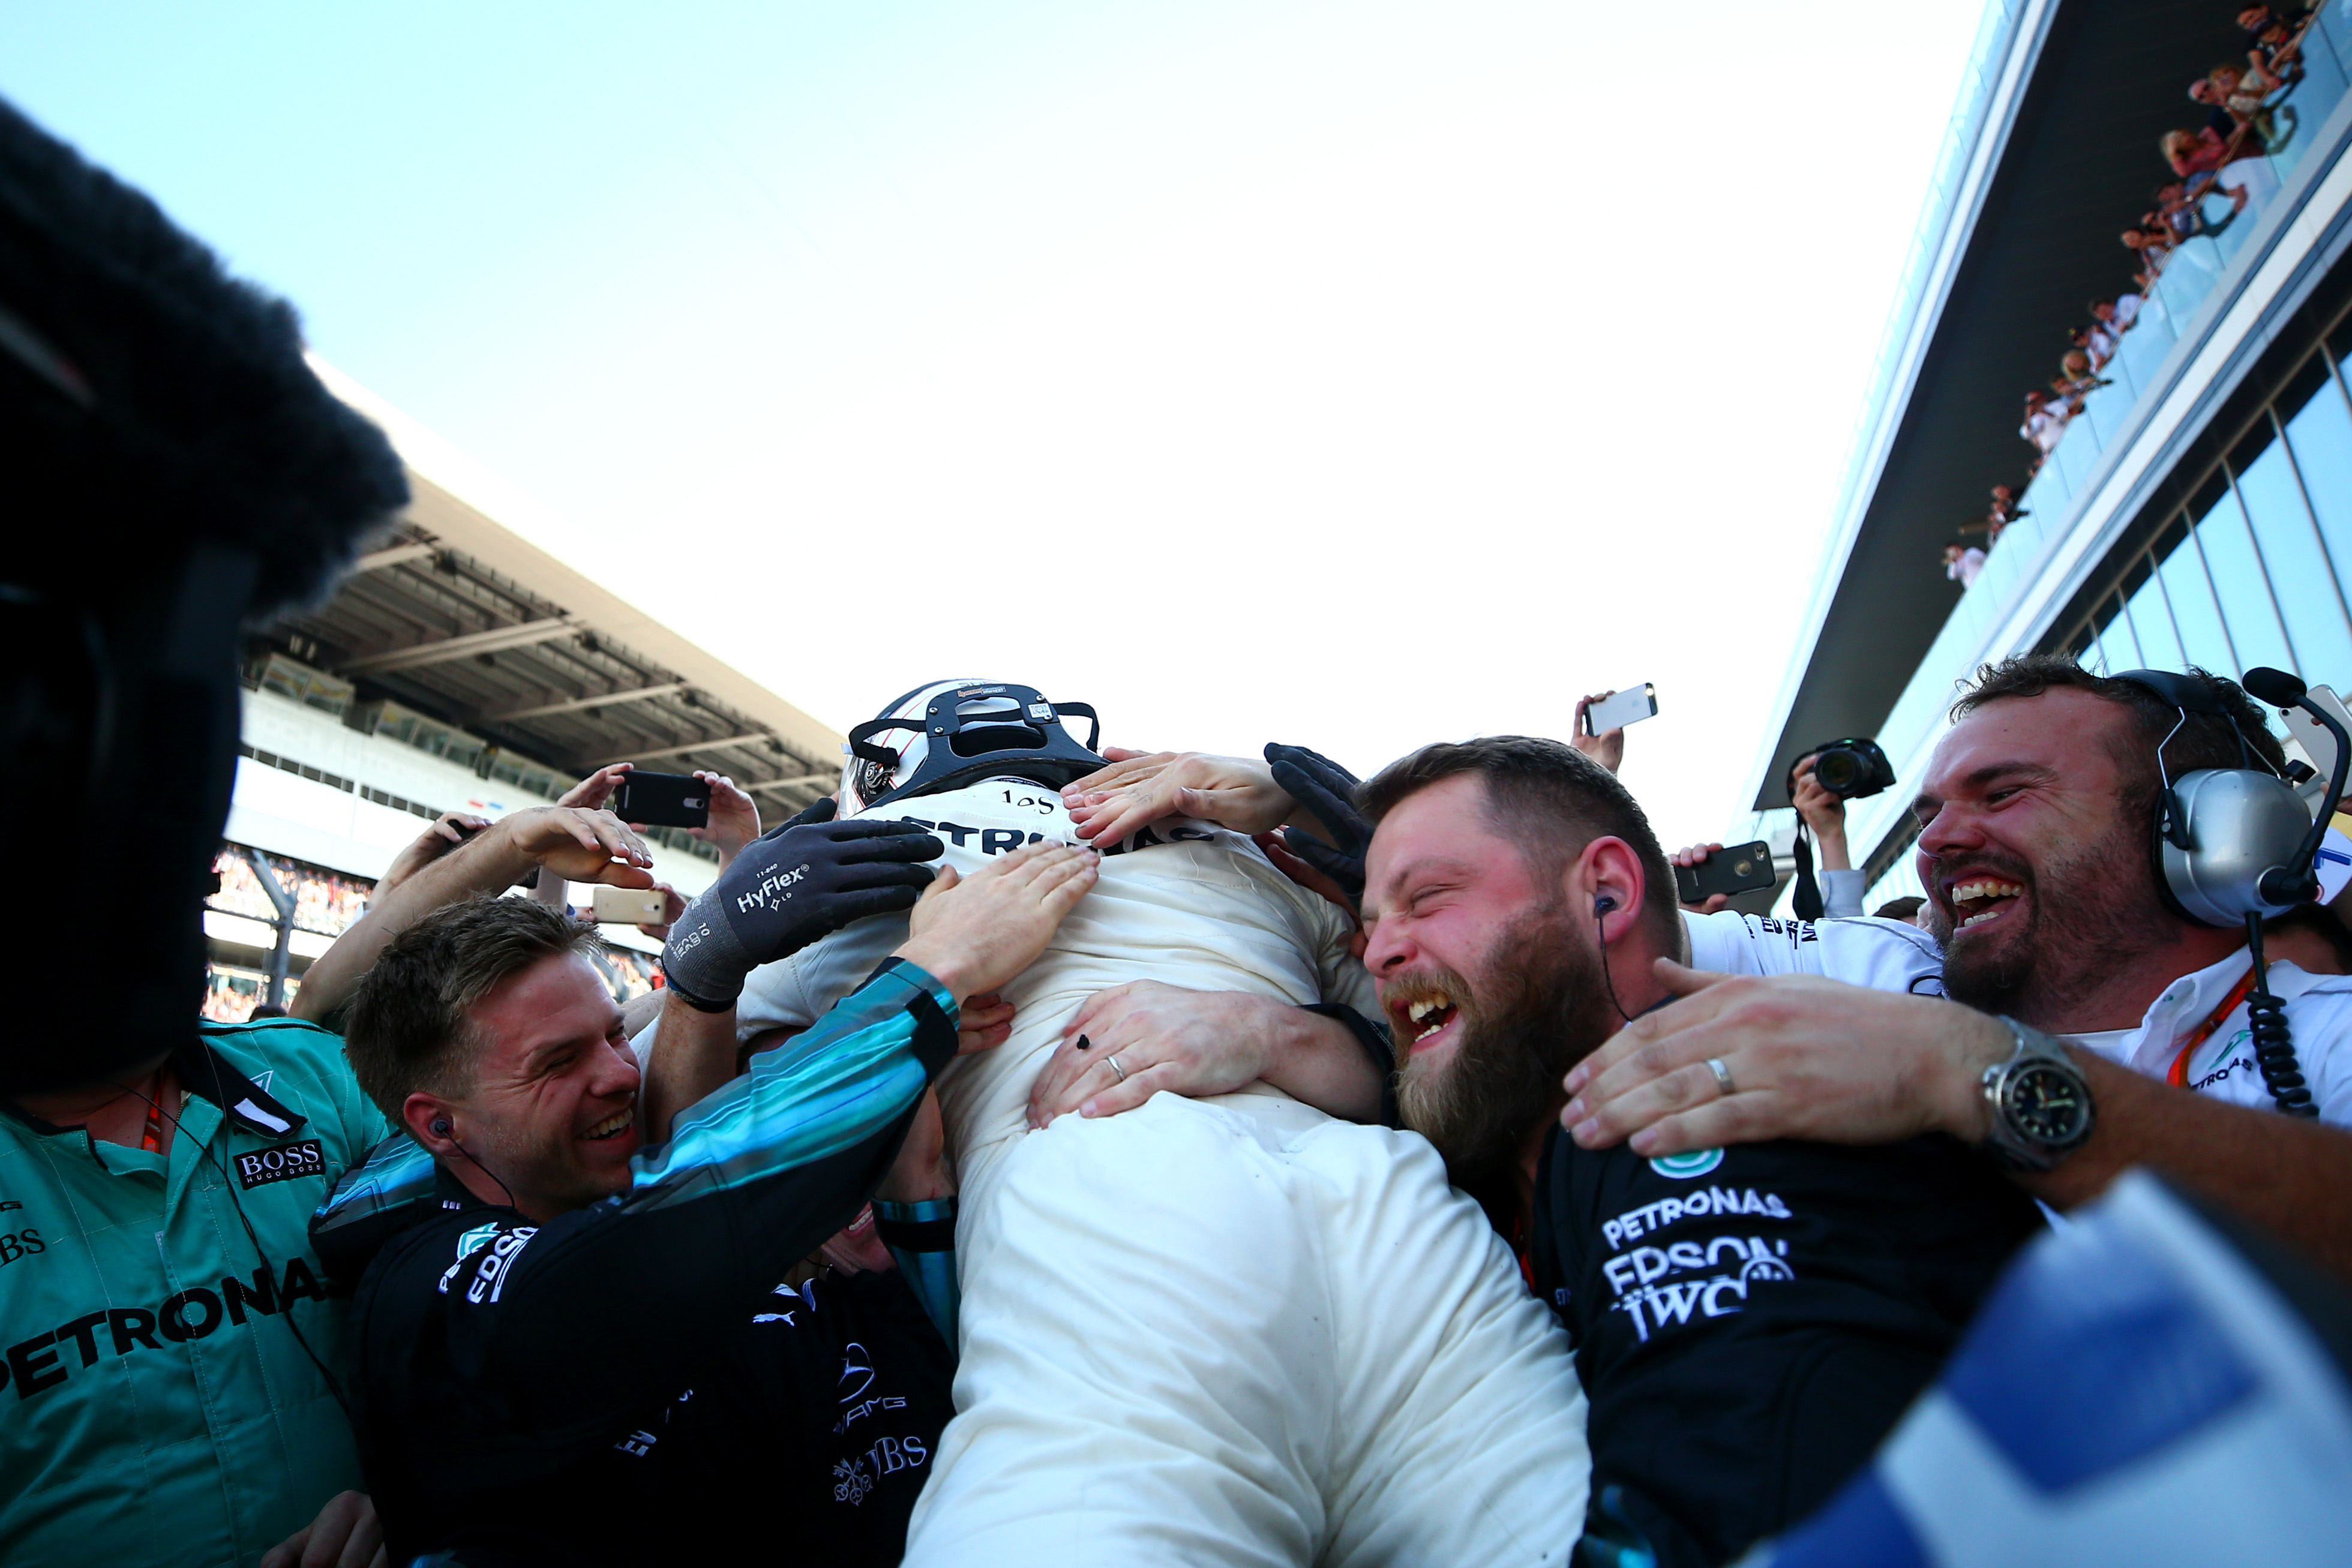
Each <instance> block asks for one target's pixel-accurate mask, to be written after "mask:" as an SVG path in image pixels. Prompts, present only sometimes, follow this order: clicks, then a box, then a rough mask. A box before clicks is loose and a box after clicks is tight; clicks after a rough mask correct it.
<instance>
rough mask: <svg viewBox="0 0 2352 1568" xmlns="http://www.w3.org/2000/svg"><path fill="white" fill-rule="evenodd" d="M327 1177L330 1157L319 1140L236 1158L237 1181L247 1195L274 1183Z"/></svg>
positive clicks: (279, 1146)
mask: <svg viewBox="0 0 2352 1568" xmlns="http://www.w3.org/2000/svg"><path fill="white" fill-rule="evenodd" d="M326 1174H327V1156H326V1154H325V1152H324V1151H323V1150H321V1149H320V1147H319V1140H318V1139H316V1138H305V1139H303V1140H302V1141H301V1142H300V1143H299V1144H274V1145H271V1146H270V1147H268V1148H266V1149H256V1150H255V1151H254V1152H253V1153H251V1154H249V1155H237V1156H236V1179H237V1182H238V1185H240V1186H243V1187H244V1188H245V1189H246V1191H247V1192H251V1191H252V1190H253V1189H254V1188H255V1187H257V1186H268V1185H269V1184H270V1183H271V1182H274V1181H293V1180H295V1179H296V1178H298V1177H300V1176H325V1175H326Z"/></svg>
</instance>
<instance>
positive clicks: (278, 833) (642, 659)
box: [205, 365, 842, 1019]
mask: <svg viewBox="0 0 2352 1568" xmlns="http://www.w3.org/2000/svg"><path fill="white" fill-rule="evenodd" d="M317 368H318V369H319V371H320V374H321V375H322V376H323V377H324V378H325V379H326V380H327V382H328V384H329V385H330V386H331V387H332V388H333V389H334V391H335V392H336V393H337V394H338V395H339V396H341V397H342V398H343V399H344V401H345V402H350V403H351V404H352V406H354V407H356V408H358V409H359V410H360V411H361V412H362V413H366V414H367V415H368V416H369V417H370V418H372V419H373V420H375V421H376V422H377V423H380V424H381V425H383V428H384V430H385V431H386V433H387V434H390V435H391V436H392V437H393V440H394V444H395V445H396V446H397V447H398V448H399V450H400V453H401V455H402V458H403V460H404V463H405V464H406V465H407V468H408V482H409V486H410V488H411V490H412V492H413V496H414V499H413V500H412V501H411V503H410V506H409V507H408V510H407V511H406V513H405V514H404V516H403V517H401V519H400V521H399V525H398V527H397V528H396V529H395V530H394V532H393V534H392V535H391V536H390V537H388V538H384V539H383V540H382V541H380V542H379V543H378V545H377V547H376V548H375V549H373V551H371V552H370V553H368V554H367V555H364V556H362V558H361V559H360V560H359V562H358V564H357V566H356V567H355V569H354V570H352V573H351V574H350V576H349V577H347V578H346V579H345V580H344V581H343V582H342V583H341V586H340V587H339V588H338V589H337V591H336V592H335V594H334V596H333V597H332V598H331V599H330V600H329V601H327V602H326V603H324V604H322V605H320V606H318V607H316V608H315V609H313V610H311V611H310V612H306V613H301V614H296V615H291V616H289V617H287V618H286V619H284V620H281V621H279V622H277V623H275V624H273V625H270V626H268V627H266V628H263V629H261V630H259V631H258V632H256V634H255V635H254V636H253V637H252V638H251V639H250V640H249V642H248V644H247V657H246V666H245V685H246V693H245V706H244V715H243V733H242V737H241V742H242V743H241V745H240V747H239V748H238V749H239V756H238V759H237V765H236V791H235V794H234V797H233V799H232V802H231V805H230V808H229V819H228V826H227V830H226V835H225V837H226V843H225V844H224V846H223V850H222V852H221V855H220V857H219V859H218V860H217V861H216V862H215V866H216V869H217V870H218V871H219V872H220V873H221V890H220V892H219V893H218V894H215V895H214V897H213V898H212V899H211V900H210V901H208V906H207V908H206V910H205V933H206V936H207V937H208V946H209V948H210V955H211V960H212V982H211V991H210V995H209V997H208V998H207V1003H206V1009H205V1010H206V1012H207V1014H208V1016H218V1017H221V1018H224V1019H242V1018H244V1017H245V1016H246V1015H247V1012H249V1011H250V1009H251V1008H252V1007H253V1006H254V1005H255V1004H256V1003H257V1002H260V1001H263V1000H270V1001H278V1000H282V999H283V998H284V997H285V996H286V995H287V994H288V993H289V991H290V989H291V988H293V987H294V986H298V985H299V977H300V974H301V971H302V970H303V968H304V967H307V965H308V963H309V961H310V959H311V958H312V957H315V956H317V955H318V954H320V953H321V952H324V951H325V950H326V948H327V946H328V944H329V943H330V942H331V941H332V940H333V937H334V936H335V934H336V933H337V932H339V931H341V929H342V928H343V927H344V926H345V925H348V924H349V923H350V922H351V921H352V920H354V919H356V918H357V917H358V915H359V913H360V912H361V910H362V908H363V907H364V900H365V898H366V895H367V893H368V892H369V890H370V888H371V887H372V884H373V880H374V878H376V877H377V876H378V875H380V874H382V873H383V870H384V869H385V867H386V866H387V865H388V864H389V863H390V862H391V860H392V858H393V856H394V854H395V853H397V852H399V850H400V849H401V847H402V846H403V845H404V844H406V843H408V842H409V841H411V840H412V839H414V838H415V836H416V835H417V834H418V833H419V832H420V831H423V830H424V828H425V825H426V824H427V823H429V822H430V821H432V820H433V819H434V818H435V817H436V816H438V815H439V814H440V813H442V812H444V811H449V810H462V811H471V812H474V813H477V814H478V815H481V816H484V817H489V818H492V819H495V818H498V817H499V816H502V815H504V814H506V813H507V812H509V811H513V810H521V809H523V808H526V807H530V806H535V805H543V804H546V803H548V802H549V801H551V800H553V799H554V798H555V797H556V796H558V795H561V794H562V792H563V791H564V790H565V789H568V788H570V787H571V785H572V783H573V782H574V781H575V780H577V779H579V778H580V777H581V776H582V775H583V774H585V773H587V772H589V771H591V770H592V769H593V768H597V767H599V766H601V765H602V764H604V763H606V762H616V761H621V760H629V761H634V762H635V763H637V764H639V765H640V766H643V767H646V768H652V769H656V770H660V771H665V772H679V773H683V772H690V771H692V770H694V769H696V768H712V769H716V770H718V771H719V772H722V773H725V774H727V775H729V776H730V777H731V778H733V779H735V780H736V782H737V783H738V784H740V785H741V786H743V787H744V788H745V789H749V790H750V791H751V793H752V796H753V798H754V799H756V800H758V801H759V802H760V808H761V815H762V817H763V818H766V819H768V820H770V821H775V820H778V819H781V818H782V817H784V816H789V815H790V814H791V813H793V811H796V810H799V809H800V808H801V807H802V806H803V805H806V804H807V803H808V802H809V801H811V800H815V799H816V798H817V797H819V796H821V795H824V794H828V793H830V792H831V790H832V787H833V785H834V783H835V779H836V778H837V776H838V769H839V759H840V752H841V745H842V737H840V736H839V735H837V734H835V732H834V731H832V730H831V729H829V728H827V727H825V726H824V725H823V724H820V723H819V722H817V721H816V720H815V719H814V718H812V717H810V716H808V715H807V714H806V713H803V711H802V710H801V709H799V708H798V707H795V706H793V705H792V704H791V703H790V702H787V701H786V700H785V699H784V698H782V696H779V695H777V694H775V693H774V692H772V691H771V690H769V689H768V688H767V687H765V686H763V685H760V684H759V683H758V682H757V681H754V680H753V679H751V677H750V676H748V675H745V674H742V673H741V672H740V671H738V670H736V669H733V668H731V667H730V666H729V665H727V664H724V663H722V662H720V661H719V659H717V658H715V657H713V656H712V655H710V654H709V653H706V652H704V651H703V650H702V649H701V648H700V647H698V646H697V645H696V644H695V643H694V642H693V641H692V640H691V639H689V638H688V637H686V636H685V635H683V634H681V633H679V632H676V631H674V630H672V629H671V628H670V627H668V626H666V625H664V624H662V623H661V622H658V621H656V620H655V619H654V618H653V617H651V616H649V615H647V614H646V613H645V612H643V611H641V610H638V609H637V608H635V606H633V605H631V604H630V603H629V602H628V601H625V600H624V599H622V598H621V597H620V596H618V595H617V594H615V593H614V592H613V591H611V590H610V589H608V588H606V587H604V585H602V584H600V583H598V582H596V581H594V580H591V579H590V578H589V577H587V576H586V575H585V574H583V573H582V572H580V571H579V570H575V569H574V568H572V566H570V565H568V564H566V563H565V562H564V561H563V560H562V559H560V558H559V557H558V556H556V555H555V554H552V553H551V552H550V551H549V550H548V549H544V548H542V547H541V545H540V544H538V543H535V542H533V540H532V539H531V538H527V537H525V535H524V533H522V532H520V531H519V530H518V529H517V528H515V527H511V526H509V524H508V523H506V522H501V521H500V520H499V518H498V517H495V516H493V515H492V508H493V507H496V506H498V505H499V503H498V502H496V501H492V500H488V499H486V498H485V497H486V496H488V495H491V494H492V493H494V492H495V489H496V486H495V483H494V482H493V481H489V480H488V477H487V476H483V475H481V474H479V473H478V471H476V470H474V469H473V468H472V467H471V466H470V465H467V463H466V462H465V461H464V460H463V458H462V457H460V456H459V455H457V454H455V453H453V452H451V451H449V450H448V449H447V448H446V447H445V446H443V445H442V444H439V443H438V442H436V441H435V440H434V439H433V438H432V436H431V435H430V434H429V433H427V432H425V431H424V430H422V429H421V428H420V427H418V426H417V425H415V423H414V422H412V421H409V420H407V419H405V418H404V417H403V416H402V415H401V414H400V413H398V412H397V411H395V410H393V409H391V408H389V407H387V406H385V405H384V404H383V403H382V402H380V401H379V400H377V399H375V398H373V397H372V396H371V395H370V394H368V393H367V392H365V391H364V390H362V389H361V388H360V387H358V386H356V385H354V384H353V383H352V382H350V381H348V380H347V379H346V378H343V377H341V376H340V375H338V374H337V373H336V372H334V371H332V370H331V368H329V367H327V366H325V365H319V366H318V367H317ZM646 838H647V840H648V841H649V843H650V844H651V846H652V848H653V850H654V853H655V866H654V874H655V875H656V877H657V878H659V879H661V880H663V881H666V882H668V883H672V884H673V885H674V886H676V887H677V888H678V889H679V891H681V892H683V893H686V894H689V895H691V894H695V893H698V892H699V891H700V890H701V889H702V888H703V887H705V886H707V885H708V884H709V881H710V878H711V877H712V876H713V875H714V874H715V873H716V872H717V865H716V859H717V857H716V854H715V852H712V851H711V850H709V848H708V847H706V846H705V845H703V844H701V843H699V842H698V841H695V840H694V839H692V838H690V837H688V835H687V834H686V833H684V832H683V831H678V830H677V829H664V828H656V829H652V830H649V831H648V832H647V834H646ZM574 896H575V897H578V896H584V895H583V894H575V895H574ZM604 931H605V935H606V936H607V938H608V940H610V941H612V942H613V943H614V944H615V945H616V946H620V947H622V948H625V949H633V950H634V951H625V952H622V953H619V954H617V955H616V956H615V959H614V965H613V969H614V973H613V975H612V978H613V980H614V987H615V989H616V990H618V991H620V992H622V993H623V994H634V993H635V992H636V991H638V990H642V989H643V988H644V987H645V985H646V982H647V980H648V978H649V977H650V973H651V957H652V955H654V954H656V953H658V951H659V949H660V945H659V944H658V943H656V942H654V941H652V940H651V939H649V938H646V937H645V936H641V935H640V934H639V933H638V932H637V931H636V930H635V928H634V927H629V926H606V927H605V928H604Z"/></svg>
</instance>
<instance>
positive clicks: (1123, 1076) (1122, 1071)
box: [1103, 1051, 1127, 1083]
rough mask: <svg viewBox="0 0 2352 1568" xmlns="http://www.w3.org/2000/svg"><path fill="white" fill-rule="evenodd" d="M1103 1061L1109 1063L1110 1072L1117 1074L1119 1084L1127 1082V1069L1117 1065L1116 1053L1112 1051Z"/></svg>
mask: <svg viewBox="0 0 2352 1568" xmlns="http://www.w3.org/2000/svg"><path fill="white" fill-rule="evenodd" d="M1103 1060H1104V1061H1108V1062H1109V1063H1110V1070H1111V1071H1113V1072H1116V1073H1118V1081H1119V1082H1121V1083H1124V1082H1127V1069H1126V1068H1124V1067H1121V1066H1120V1065H1119V1064H1118V1052H1117V1051H1112V1052H1111V1053H1110V1054H1109V1055H1108V1056H1106V1057H1104V1058H1103Z"/></svg>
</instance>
